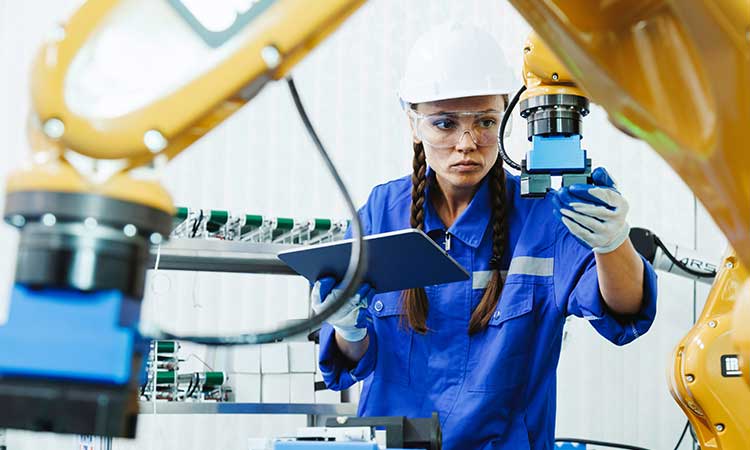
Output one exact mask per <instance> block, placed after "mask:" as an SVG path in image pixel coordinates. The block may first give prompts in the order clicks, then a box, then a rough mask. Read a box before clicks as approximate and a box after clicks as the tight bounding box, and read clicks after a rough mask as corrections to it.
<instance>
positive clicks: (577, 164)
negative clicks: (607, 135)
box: [526, 134, 586, 175]
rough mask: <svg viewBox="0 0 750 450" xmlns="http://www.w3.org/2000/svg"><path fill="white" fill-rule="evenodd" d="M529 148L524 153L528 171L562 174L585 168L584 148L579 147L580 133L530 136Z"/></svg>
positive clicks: (581, 170)
mask: <svg viewBox="0 0 750 450" xmlns="http://www.w3.org/2000/svg"><path fill="white" fill-rule="evenodd" d="M531 142H532V146H531V150H529V152H528V153H527V154H526V171H527V172H528V173H548V174H551V175H562V174H564V173H570V172H583V171H584V170H585V169H586V150H583V149H581V135H579V134H574V135H571V136H564V135H551V136H541V135H536V136H532V140H531Z"/></svg>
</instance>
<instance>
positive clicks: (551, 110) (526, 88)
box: [498, 33, 591, 197]
mask: <svg viewBox="0 0 750 450" xmlns="http://www.w3.org/2000/svg"><path fill="white" fill-rule="evenodd" d="M523 79H524V85H523V87H522V88H521V89H520V90H519V91H518V93H517V94H516V95H515V96H514V98H513V99H512V100H511V101H510V103H509V105H508V108H507V111H506V114H505V115H504V116H503V120H502V123H501V124H500V133H499V134H498V144H499V147H500V154H501V156H502V157H503V160H504V161H505V163H506V164H508V165H509V166H510V167H512V168H514V169H516V170H518V171H520V172H521V195H522V196H524V197H544V196H545V195H546V194H547V191H549V190H550V189H551V187H552V181H551V178H552V176H561V177H562V186H568V185H571V184H576V183H588V182H589V178H590V175H591V160H590V159H589V158H587V157H586V151H585V150H583V149H582V148H581V139H582V138H583V132H582V131H583V127H582V124H581V122H582V120H583V117H585V116H586V115H587V114H588V113H589V99H588V98H586V95H585V94H584V93H583V91H581V89H579V88H578V87H577V86H576V84H575V81H574V80H573V78H572V76H571V75H570V72H569V71H568V70H567V69H566V68H565V66H564V65H563V64H562V63H561V62H560V61H559V60H558V59H557V58H556V57H555V56H554V55H553V54H552V53H551V52H550V50H549V48H548V47H547V46H546V45H544V43H542V42H541V40H540V38H539V36H538V35H537V34H535V33H532V34H531V36H530V37H529V38H528V39H527V41H526V43H525V44H524V46H523ZM519 99H520V100H521V106H520V108H521V116H522V117H523V118H525V119H526V123H527V136H528V139H529V141H531V144H532V146H531V149H530V150H529V151H528V152H527V153H526V157H525V158H524V159H523V160H522V161H521V164H518V163H516V162H514V161H513V160H512V159H511V158H510V157H509V156H508V155H507V153H506V151H505V144H504V142H503V140H504V139H503V138H504V135H505V127H506V124H507V123H508V120H509V118H510V116H511V114H512V112H513V108H514V107H515V106H516V103H518V100H519Z"/></svg>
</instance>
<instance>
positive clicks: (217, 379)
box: [203, 372, 226, 386]
mask: <svg viewBox="0 0 750 450" xmlns="http://www.w3.org/2000/svg"><path fill="white" fill-rule="evenodd" d="M225 381H226V376H225V375H224V372H206V381H205V383H203V385H204V386H221V385H222V384H224V382H225Z"/></svg>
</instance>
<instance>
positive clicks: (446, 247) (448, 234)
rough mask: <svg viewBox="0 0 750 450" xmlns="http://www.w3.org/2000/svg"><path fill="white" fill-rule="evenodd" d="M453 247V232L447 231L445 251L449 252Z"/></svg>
mask: <svg viewBox="0 0 750 450" xmlns="http://www.w3.org/2000/svg"><path fill="white" fill-rule="evenodd" d="M450 249H451V234H450V233H448V232H447V231H446V232H445V251H446V252H448V251H450Z"/></svg>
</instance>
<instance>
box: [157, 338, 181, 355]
mask: <svg viewBox="0 0 750 450" xmlns="http://www.w3.org/2000/svg"><path fill="white" fill-rule="evenodd" d="M179 349H180V344H179V343H177V341H156V353H176V352H177V350H179Z"/></svg>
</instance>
